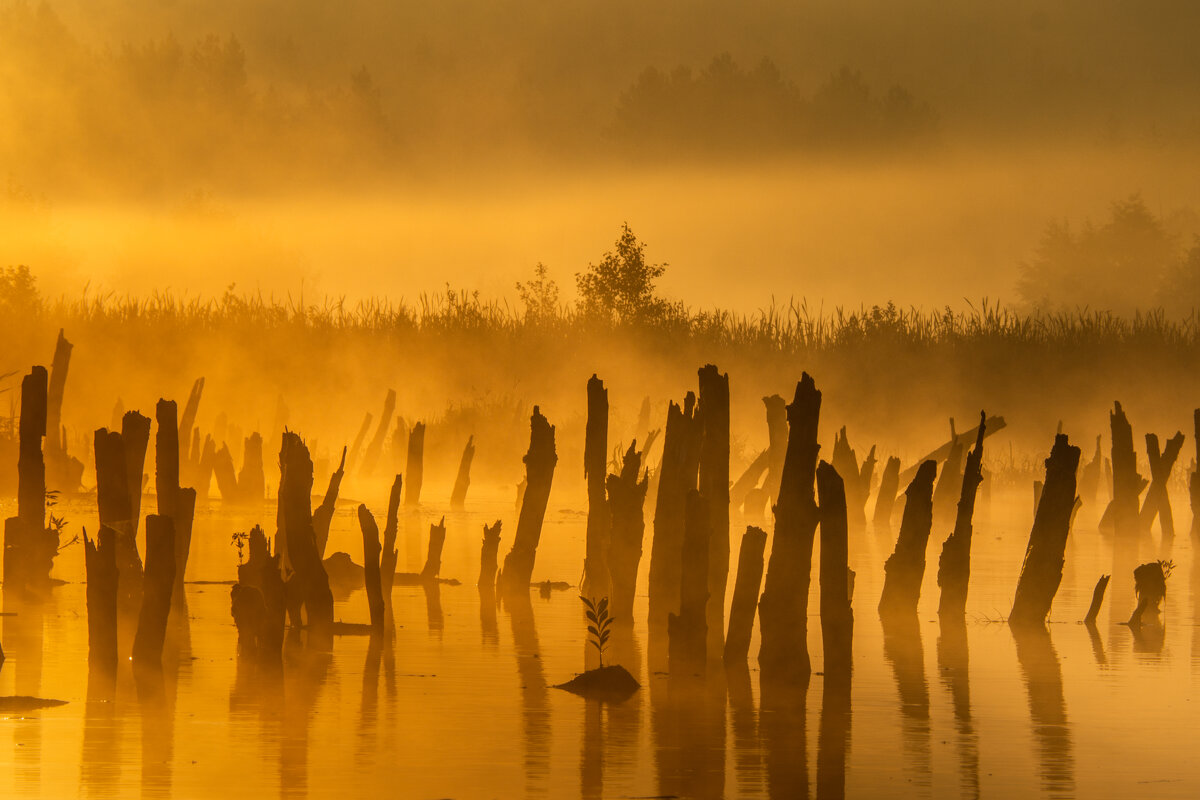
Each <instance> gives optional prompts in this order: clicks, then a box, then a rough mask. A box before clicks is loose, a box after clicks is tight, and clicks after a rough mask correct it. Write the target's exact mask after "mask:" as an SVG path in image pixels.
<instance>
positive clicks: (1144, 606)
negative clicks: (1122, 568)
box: [1126, 561, 1167, 628]
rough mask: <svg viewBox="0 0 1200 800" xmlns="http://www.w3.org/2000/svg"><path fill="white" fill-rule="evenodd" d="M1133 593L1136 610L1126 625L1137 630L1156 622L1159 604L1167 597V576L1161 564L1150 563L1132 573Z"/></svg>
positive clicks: (1157, 562)
mask: <svg viewBox="0 0 1200 800" xmlns="http://www.w3.org/2000/svg"><path fill="white" fill-rule="evenodd" d="M1133 584H1134V591H1135V592H1136V593H1137V601H1138V602H1137V608H1135V609H1134V610H1133V615H1132V616H1131V617H1130V618H1129V622H1128V623H1126V624H1127V625H1129V627H1131V628H1137V627H1140V626H1141V625H1143V624H1145V623H1147V622H1151V623H1153V622H1156V621H1157V619H1158V613H1159V604H1160V603H1162V601H1163V598H1165V597H1166V596H1167V574H1166V572H1165V571H1164V570H1163V565H1162V562H1160V561H1151V562H1150V563H1148V564H1142V565H1141V566H1140V567H1138V568H1137V569H1135V570H1134V571H1133Z"/></svg>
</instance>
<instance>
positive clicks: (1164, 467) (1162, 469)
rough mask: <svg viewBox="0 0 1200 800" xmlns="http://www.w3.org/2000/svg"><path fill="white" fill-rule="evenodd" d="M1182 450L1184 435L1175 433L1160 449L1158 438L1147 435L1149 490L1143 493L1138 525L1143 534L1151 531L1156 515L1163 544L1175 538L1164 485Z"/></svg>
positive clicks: (1172, 519) (1151, 434) (1165, 485)
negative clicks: (1143, 499)
mask: <svg viewBox="0 0 1200 800" xmlns="http://www.w3.org/2000/svg"><path fill="white" fill-rule="evenodd" d="M1182 449H1183V433H1182V432H1177V433H1176V434H1175V435H1174V436H1172V437H1171V438H1170V439H1168V440H1167V446H1166V447H1164V448H1163V449H1162V450H1161V451H1160V450H1159V444H1158V436H1156V435H1155V434H1153V433H1147V434H1146V455H1147V456H1148V459H1149V461H1150V488H1148V489H1147V490H1146V500H1145V502H1143V503H1142V511H1141V516H1140V518H1139V519H1140V522H1141V527H1142V532H1143V533H1149V532H1150V526H1151V525H1153V524H1154V517H1155V516H1156V515H1157V516H1158V524H1159V526H1160V528H1161V529H1162V538H1163V541H1164V542H1169V541H1171V540H1172V539H1174V538H1175V517H1174V516H1173V515H1172V514H1171V497H1170V495H1168V494H1167V483H1168V481H1170V479H1171V470H1173V469H1174V468H1175V460H1176V459H1177V458H1179V452H1180V451H1181V450H1182Z"/></svg>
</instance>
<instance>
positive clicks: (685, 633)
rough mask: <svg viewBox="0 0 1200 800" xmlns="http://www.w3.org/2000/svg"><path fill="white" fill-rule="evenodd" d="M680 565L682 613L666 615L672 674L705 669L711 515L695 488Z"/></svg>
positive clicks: (702, 497) (690, 494)
mask: <svg viewBox="0 0 1200 800" xmlns="http://www.w3.org/2000/svg"><path fill="white" fill-rule="evenodd" d="M686 503H687V506H686V512H685V514H686V517H685V523H684V534H683V558H682V562H681V565H680V584H679V585H680V594H679V613H678V614H670V615H668V617H667V637H668V640H667V653H668V655H667V658H668V665H669V666H668V669H669V671H670V672H672V673H683V672H688V671H694V670H697V669H701V670H702V669H703V668H704V664H705V644H706V640H707V637H708V624H707V612H706V611H705V606H706V605H708V603H709V600H710V597H709V593H708V575H709V570H708V556H709V552H710V545H709V541H708V540H709V538H710V537H711V535H712V514H711V512H710V511H709V509H708V501H707V499H706V498H705V497H704V496H703V495H702V494H701V493H700V492H698V491H696V490H695V489H692V490H691V491H689V492H688V494H687V500H686Z"/></svg>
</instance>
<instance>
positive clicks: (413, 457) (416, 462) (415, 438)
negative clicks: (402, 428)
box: [404, 422, 425, 508]
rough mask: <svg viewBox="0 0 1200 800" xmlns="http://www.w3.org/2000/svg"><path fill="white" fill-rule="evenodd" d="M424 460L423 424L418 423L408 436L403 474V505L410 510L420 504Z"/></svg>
mask: <svg viewBox="0 0 1200 800" xmlns="http://www.w3.org/2000/svg"><path fill="white" fill-rule="evenodd" d="M424 459H425V423H424V422H418V423H416V424H414V425H413V426H412V431H411V432H409V434H408V462H407V466H406V467H405V470H404V474H405V475H406V476H407V477H406V478H405V479H404V484H405V485H404V505H406V506H409V507H410V508H412V507H415V506H418V505H420V503H421V482H422V480H423V475H424V469H423V466H422V465H423V462H424Z"/></svg>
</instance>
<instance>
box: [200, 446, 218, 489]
mask: <svg viewBox="0 0 1200 800" xmlns="http://www.w3.org/2000/svg"><path fill="white" fill-rule="evenodd" d="M216 459H217V443H216V442H215V441H214V440H213V438H212V436H205V437H204V447H203V449H201V451H200V463H199V465H197V468H196V486H195V489H196V496H197V497H199V498H201V499H202V500H207V499H208V492H209V489H210V488H211V486H212V478H213V466H214V463H215V462H216Z"/></svg>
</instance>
